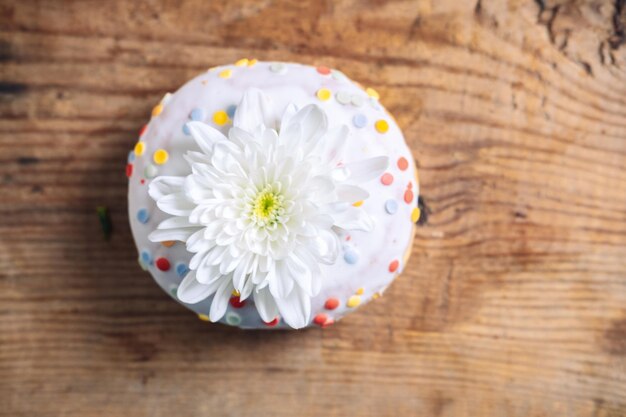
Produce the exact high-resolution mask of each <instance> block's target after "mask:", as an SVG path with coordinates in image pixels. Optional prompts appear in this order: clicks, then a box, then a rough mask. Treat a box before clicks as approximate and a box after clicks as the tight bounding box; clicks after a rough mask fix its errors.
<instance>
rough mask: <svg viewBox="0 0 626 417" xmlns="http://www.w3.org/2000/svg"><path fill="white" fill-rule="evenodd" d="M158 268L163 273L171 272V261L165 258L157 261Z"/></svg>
mask: <svg viewBox="0 0 626 417" xmlns="http://www.w3.org/2000/svg"><path fill="white" fill-rule="evenodd" d="M156 267H157V268H159V269H160V270H161V271H169V270H170V261H168V260H167V259H165V258H159V259H157V260H156Z"/></svg>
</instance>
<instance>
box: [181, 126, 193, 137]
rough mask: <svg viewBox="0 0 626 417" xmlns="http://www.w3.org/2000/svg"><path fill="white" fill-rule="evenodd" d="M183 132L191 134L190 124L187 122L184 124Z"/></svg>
mask: <svg viewBox="0 0 626 417" xmlns="http://www.w3.org/2000/svg"><path fill="white" fill-rule="evenodd" d="M183 133H184V134H185V135H187V136H190V135H191V130H189V125H187V123H185V124H184V125H183Z"/></svg>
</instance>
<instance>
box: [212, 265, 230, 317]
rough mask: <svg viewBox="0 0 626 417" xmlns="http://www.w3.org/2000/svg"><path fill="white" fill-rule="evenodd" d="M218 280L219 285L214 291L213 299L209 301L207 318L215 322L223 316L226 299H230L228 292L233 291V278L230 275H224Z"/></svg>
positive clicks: (226, 305)
mask: <svg viewBox="0 0 626 417" xmlns="http://www.w3.org/2000/svg"><path fill="white" fill-rule="evenodd" d="M219 282H220V286H219V287H218V289H217V291H216V292H215V296H214V297H213V301H212V302H211V310H210V312H209V319H210V320H211V321H212V322H213V323H215V322H216V321H218V320H219V319H221V318H222V317H223V316H224V313H225V312H226V308H227V307H228V300H229V299H230V293H232V292H233V289H234V288H233V280H232V279H231V277H230V275H227V276H224V279H222V280H221V281H219Z"/></svg>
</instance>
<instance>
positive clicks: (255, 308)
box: [126, 59, 420, 329]
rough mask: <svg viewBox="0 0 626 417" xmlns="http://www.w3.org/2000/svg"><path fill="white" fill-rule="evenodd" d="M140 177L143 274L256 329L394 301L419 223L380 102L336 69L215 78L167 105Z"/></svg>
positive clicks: (400, 149)
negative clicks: (390, 291) (391, 294)
mask: <svg viewBox="0 0 626 417" xmlns="http://www.w3.org/2000/svg"><path fill="white" fill-rule="evenodd" d="M126 174H127V177H128V180H129V189H128V209H129V217H130V225H131V229H132V233H133V237H134V239H135V243H136V246H137V249H138V252H139V264H140V265H141V267H142V268H143V269H144V270H146V271H148V272H149V273H150V274H151V275H152V277H153V278H154V280H155V281H156V282H157V283H158V284H159V285H160V286H161V288H162V289H163V290H165V291H166V292H167V293H168V294H170V295H171V296H172V297H173V298H174V299H176V300H177V301H178V302H180V303H182V304H183V305H185V306H186V307H187V308H189V309H191V310H193V311H194V312H195V313H196V314H197V315H198V316H199V317H200V318H201V319H203V320H207V321H212V322H221V323H224V324H227V325H231V326H238V327H241V328H265V329H268V328H288V329H291V328H294V329H299V328H304V327H308V326H319V327H326V326H328V325H330V324H332V323H334V322H335V321H337V320H339V319H340V318H342V317H343V316H344V315H346V314H348V313H350V312H352V311H354V310H356V309H357V308H358V307H360V306H362V305H364V304H365V303H367V302H368V301H370V300H372V299H376V298H378V297H380V296H381V295H382V294H383V292H384V291H385V289H386V288H387V286H388V285H389V284H390V283H391V282H392V281H393V279H394V278H395V277H396V276H397V275H398V274H399V273H400V272H401V271H402V270H403V268H404V266H405V265H406V262H407V259H408V256H409V255H410V250H411V245H412V241H413V236H414V226H415V222H416V221H417V220H418V218H419V215H420V211H419V208H418V207H417V198H418V180H417V171H416V169H415V163H414V160H413V158H412V156H411V152H410V150H409V148H408V147H407V145H406V143H405V141H404V137H403V135H402V132H401V131H400V128H399V127H398V125H397V124H396V122H395V120H394V119H393V117H392V116H391V115H390V114H389V113H388V112H387V111H386V110H385V108H384V107H383V106H382V105H381V104H380V102H379V95H378V93H377V92H376V91H375V90H374V89H371V88H367V89H363V88H362V87H361V86H360V85H359V84H357V83H355V82H354V81H351V80H350V79H349V78H348V77H346V76H345V75H344V74H343V73H341V72H340V71H337V70H334V69H330V68H328V67H325V66H317V67H314V66H307V65H301V64H296V63H283V62H258V61H256V60H248V59H242V60H240V61H237V62H236V63H235V64H233V65H225V66H219V67H214V68H211V69H209V70H208V71H207V72H205V73H203V74H201V75H199V76H197V77H196V78H194V79H192V80H191V81H189V82H188V83H187V84H185V85H184V86H182V87H181V88H180V89H179V90H178V91H177V92H175V93H173V94H166V95H165V96H164V97H163V99H162V100H161V101H160V102H159V103H158V104H157V105H156V106H155V107H154V108H153V110H152V117H151V119H150V121H149V123H148V124H147V125H146V126H144V127H143V128H142V129H141V131H140V133H139V140H138V142H137V143H136V144H135V146H134V149H133V150H132V151H131V152H130V154H129V156H128V163H127V166H126Z"/></svg>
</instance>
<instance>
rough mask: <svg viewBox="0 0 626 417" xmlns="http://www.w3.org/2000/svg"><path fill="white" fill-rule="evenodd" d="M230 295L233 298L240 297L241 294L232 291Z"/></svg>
mask: <svg viewBox="0 0 626 417" xmlns="http://www.w3.org/2000/svg"><path fill="white" fill-rule="evenodd" d="M230 294H231V295H233V296H235V297H239V296H240V295H241V293H240V292H239V291H237V290H232V291H231V292H230Z"/></svg>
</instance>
